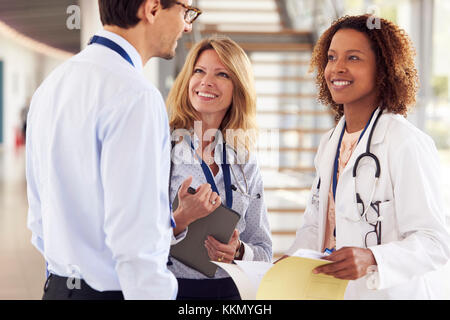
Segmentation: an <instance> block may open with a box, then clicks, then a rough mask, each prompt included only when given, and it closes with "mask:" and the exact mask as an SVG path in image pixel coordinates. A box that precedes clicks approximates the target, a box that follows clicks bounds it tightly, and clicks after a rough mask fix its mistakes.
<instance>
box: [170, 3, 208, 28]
mask: <svg viewBox="0 0 450 320" xmlns="http://www.w3.org/2000/svg"><path fill="white" fill-rule="evenodd" d="M175 4H178V5H180V6H182V7H183V8H185V9H186V12H185V14H184V21H186V23H189V24H191V23H193V22H194V21H195V19H197V18H198V16H199V15H201V14H202V10H200V9H199V8H196V7H191V6H188V5H185V4H184V3H182V2H179V1H175Z"/></svg>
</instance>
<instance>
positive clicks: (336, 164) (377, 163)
mask: <svg viewBox="0 0 450 320" xmlns="http://www.w3.org/2000/svg"><path fill="white" fill-rule="evenodd" d="M377 109H378V108H377ZM377 109H375V110H374V111H373V113H372V115H371V116H370V119H369V121H368V122H367V124H366V126H365V128H364V130H363V132H362V133H361V135H360V136H359V139H358V142H359V141H360V140H361V139H362V137H363V135H364V133H365V132H366V131H367V128H368V127H369V125H370V122H371V121H372V118H373V116H374V114H375V112H376V111H377ZM382 114H383V110H380V112H379V113H378V115H377V117H376V118H375V121H374V123H373V126H372V129H371V130H370V133H369V137H368V139H367V144H366V152H364V153H362V154H360V155H359V156H358V158H356V161H355V164H354V166H353V174H352V175H353V181H354V184H355V192H356V173H357V171H358V166H359V163H360V162H361V160H363V159H364V158H370V159H372V160H373V161H374V162H375V169H376V170H375V181H374V184H373V188H372V192H371V195H370V198H369V199H370V201H369V204H370V203H371V201H372V199H373V196H374V194H375V190H376V187H377V185H378V179H379V178H380V173H381V167H380V161H379V160H378V157H377V156H376V155H375V154H373V153H372V152H370V145H371V143H372V136H373V132H374V130H375V128H376V125H377V123H378V120H379V119H380V117H381V115H382ZM345 128H346V124H345V123H344V128H343V129H342V132H341V136H340V138H339V144H338V147H337V151H336V157H335V159H334V170H333V198H334V199H336V187H337V170H338V167H339V155H340V150H341V143H342V138H343V136H344V132H345ZM319 185H320V182H319ZM356 201H357V203H360V202H361V203H362V199H361V195H360V194H359V193H358V192H356ZM369 208H370V205H368V206H366V207H365V208H364V211H363V212H362V213H361V216H360V220H362V219H363V218H364V217H365V216H366V214H367V212H368V210H369ZM378 220H379V221H381V220H382V217H381V216H380V217H378Z"/></svg>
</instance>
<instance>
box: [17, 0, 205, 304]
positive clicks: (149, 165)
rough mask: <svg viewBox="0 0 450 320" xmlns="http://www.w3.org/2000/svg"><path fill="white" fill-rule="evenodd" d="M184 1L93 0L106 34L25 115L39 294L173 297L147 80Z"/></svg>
mask: <svg viewBox="0 0 450 320" xmlns="http://www.w3.org/2000/svg"><path fill="white" fill-rule="evenodd" d="M190 5H191V0H179V1H174V0H126V1H125V0H99V9H100V17H101V20H102V24H103V25H104V29H103V30H101V31H100V32H98V33H97V34H96V36H94V37H93V38H92V40H91V41H90V45H89V46H88V47H87V48H86V49H84V50H83V51H82V52H81V53H79V54H78V55H76V56H74V57H72V58H71V59H69V60H68V61H67V62H65V63H64V64H62V65H61V66H60V67H58V68H57V69H56V70H55V71H53V72H52V73H51V74H50V76H49V77H48V78H47V79H46V80H45V81H44V82H43V84H42V85H41V86H40V87H39V88H38V90H37V91H36V93H35V94H34V97H33V100H32V103H31V108H30V112H29V116H28V128H27V150H26V154H27V155H26V161H27V165H26V176H27V183H28V202H29V212H28V227H29V228H30V229H31V231H32V243H33V244H34V245H35V246H36V247H37V249H38V250H39V251H40V252H41V253H42V254H43V255H44V257H45V260H46V262H47V270H48V273H49V277H48V278H47V281H46V283H45V287H44V296H43V299H102V300H105V299H123V298H125V299H174V298H175V297H176V291H177V282H176V279H175V277H174V276H173V275H172V274H171V273H170V272H169V271H168V269H167V266H166V263H167V258H168V254H169V248H170V242H171V240H172V239H171V236H172V235H173V232H172V229H171V227H172V226H173V220H172V218H171V213H170V208H169V198H168V182H169V166H170V136H169V127H168V120H167V113H166V109H165V106H164V102H163V100H162V97H161V94H160V92H159V91H158V90H157V89H156V88H155V87H154V86H153V85H151V84H150V83H149V82H148V81H147V80H146V79H145V78H144V76H143V65H145V64H146V63H147V61H148V60H149V59H150V58H152V57H162V58H165V59H171V58H172V57H173V56H174V55H175V48H176V46H177V40H178V39H179V38H180V37H181V36H182V35H183V33H184V32H190V31H191V28H192V26H191V24H192V22H193V21H194V20H195V18H196V17H197V16H198V15H199V14H200V11H199V10H198V9H196V8H193V7H191V6H190Z"/></svg>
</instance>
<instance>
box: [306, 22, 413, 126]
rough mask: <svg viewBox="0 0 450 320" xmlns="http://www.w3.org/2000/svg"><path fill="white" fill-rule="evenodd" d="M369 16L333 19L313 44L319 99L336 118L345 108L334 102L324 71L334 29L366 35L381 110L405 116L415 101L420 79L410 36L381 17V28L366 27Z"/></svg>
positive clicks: (313, 60) (312, 69) (312, 62)
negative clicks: (374, 69)
mask: <svg viewBox="0 0 450 320" xmlns="http://www.w3.org/2000/svg"><path fill="white" fill-rule="evenodd" d="M369 19H373V16H371V15H360V16H345V17H342V18H340V19H338V20H336V21H334V22H333V23H332V25H331V27H329V28H328V29H327V30H326V31H325V32H324V33H323V34H322V36H321V37H320V39H319V41H318V42H317V44H316V45H315V47H314V51H313V54H312V58H311V65H310V71H311V72H312V71H314V70H315V69H317V76H316V84H317V86H318V89H319V96H318V99H319V101H320V102H321V103H323V104H324V105H327V106H330V107H331V109H333V111H334V112H335V114H336V119H337V120H338V119H340V118H341V117H342V115H343V114H344V108H343V105H341V104H336V103H335V102H334V101H333V99H332V97H331V93H330V91H329V90H328V86H327V83H326V80H325V75H324V71H325V67H326V66H327V63H328V50H329V48H330V44H331V40H332V39H333V36H334V35H335V34H336V32H338V31H339V30H342V29H353V30H356V31H359V32H362V33H364V34H366V35H367V37H368V38H369V40H370V43H371V46H372V50H373V51H374V53H375V56H376V64H377V76H376V81H377V82H376V86H377V88H378V99H379V101H380V102H381V105H382V108H383V109H387V110H388V111H389V112H392V113H396V114H402V115H404V116H406V113H407V111H408V107H410V106H412V105H414V104H415V102H416V93H417V90H418V87H419V79H418V74H417V69H416V67H415V64H414V57H415V55H416V52H415V49H414V47H413V45H412V42H411V40H410V38H409V37H408V35H407V34H406V32H405V31H404V30H402V29H400V28H399V27H398V26H397V25H395V24H394V23H392V22H390V21H388V20H385V19H382V18H377V19H380V25H379V26H380V28H369V27H368V21H369V22H370V21H372V20H369ZM377 27H378V26H377Z"/></svg>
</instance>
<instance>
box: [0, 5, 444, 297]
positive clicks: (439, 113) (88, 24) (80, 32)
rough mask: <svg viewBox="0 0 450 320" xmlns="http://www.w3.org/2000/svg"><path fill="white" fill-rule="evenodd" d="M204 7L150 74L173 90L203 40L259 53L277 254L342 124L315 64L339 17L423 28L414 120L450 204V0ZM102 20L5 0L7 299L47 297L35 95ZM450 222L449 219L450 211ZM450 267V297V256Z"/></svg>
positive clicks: (2, 107)
mask: <svg viewBox="0 0 450 320" xmlns="http://www.w3.org/2000/svg"><path fill="white" fill-rule="evenodd" d="M194 5H196V6H198V7H200V8H201V9H202V10H204V14H202V15H201V16H200V18H199V21H196V22H195V24H194V31H193V33H192V34H190V35H186V36H184V37H183V39H182V40H181V41H180V43H179V45H178V49H177V50H178V53H177V57H176V59H174V60H172V61H165V60H161V59H152V60H151V61H150V62H149V63H148V64H147V66H146V67H145V74H146V76H147V78H148V80H149V81H151V82H152V83H154V84H155V85H156V86H157V87H158V88H159V89H160V90H161V92H162V93H163V95H164V96H165V95H167V93H168V91H169V89H170V87H171V84H172V83H173V80H174V78H175V77H176V74H177V72H178V71H179V70H180V68H181V66H182V65H183V63H184V58H185V56H186V53H187V51H188V49H189V47H190V46H191V45H192V43H194V42H196V41H198V40H199V39H201V38H203V37H206V36H208V35H210V34H214V33H219V34H226V35H228V36H230V37H231V38H233V39H234V40H236V41H237V42H238V43H240V45H241V46H242V47H243V48H244V49H245V50H246V51H247V53H248V55H249V57H250V58H251V60H252V63H253V67H254V72H255V80H256V88H257V93H258V123H259V125H260V127H261V139H260V143H259V157H260V163H261V165H262V167H263V177H264V181H265V193H266V199H268V203H267V204H268V209H269V219H270V223H271V228H272V235H273V240H274V258H277V257H279V256H280V255H281V254H282V253H283V251H284V250H286V249H287V248H288V247H289V245H290V244H291V242H292V240H293V238H294V236H295V230H296V229H297V227H298V226H300V224H301V219H302V214H303V211H304V207H305V202H306V197H307V195H308V192H309V188H310V184H311V181H312V178H313V173H314V172H313V169H312V165H313V163H312V161H313V158H314V153H315V151H316V148H317V145H318V141H319V138H320V136H321V135H322V134H323V133H324V132H325V131H326V130H328V129H329V128H331V127H332V126H333V118H332V116H331V115H330V113H329V112H328V111H327V110H326V109H325V108H324V107H323V106H320V105H319V104H318V103H317V102H316V100H315V95H316V89H315V86H314V77H313V75H311V74H309V73H308V72H307V70H308V62H309V58H310V55H311V50H312V47H313V45H314V43H315V41H316V40H317V38H318V36H319V35H320V34H321V32H322V31H323V30H324V29H325V28H327V27H328V26H329V25H330V23H331V21H333V20H334V19H336V18H337V17H340V16H343V15H346V14H363V13H376V14H377V15H378V16H382V17H384V18H388V19H390V20H392V21H394V22H396V23H397V24H399V25H400V26H401V27H402V28H404V29H405V30H406V32H407V33H408V34H409V35H410V36H411V37H412V39H413V42H414V44H415V46H416V49H417V53H418V56H417V64H418V67H419V72H420V80H421V91H420V93H419V97H418V102H417V106H416V108H415V109H414V111H413V113H412V114H411V115H410V116H409V117H408V119H409V120H410V121H411V122H412V123H414V124H415V125H416V126H417V127H419V128H420V129H421V130H424V131H425V132H427V133H428V134H429V135H431V136H432V137H433V139H434V141H435V143H436V145H437V147H438V149H439V152H440V156H441V162H442V177H443V182H444V194H445V201H446V205H447V207H446V209H447V214H448V213H449V209H450V179H449V178H450V129H449V128H450V85H449V79H450V60H449V59H448V52H449V51H450V41H449V40H450V20H449V19H448V17H449V16H450V1H448V0H389V1H388V0H198V1H194ZM100 28H101V25H100V22H99V18H98V7H97V1H96V0H79V1H76V0H41V1H27V0H0V265H1V266H2V272H1V273H0V299H40V298H41V296H42V288H43V284H44V279H45V265H44V260H43V258H42V256H41V255H40V254H39V252H37V250H35V249H34V247H32V245H31V243H30V237H31V234H30V232H29V230H28V229H27V228H26V218H27V217H26V216H27V209H28V207H27V198H26V181H25V177H24V168H25V164H24V141H23V139H22V136H21V131H22V127H23V119H24V114H26V108H27V106H28V104H29V100H30V98H31V96H32V94H33V93H34V91H35V90H36V88H37V87H38V86H39V85H40V83H41V82H42V81H43V79H44V78H45V77H46V76H47V75H48V74H49V73H50V72H51V71H52V70H53V69H54V68H55V67H56V66H58V65H59V64H60V63H62V62H63V61H65V60H66V59H68V58H69V57H71V56H72V55H73V54H76V53H77V52H79V50H80V49H82V48H83V47H84V46H85V45H86V43H87V41H88V39H89V38H90V37H91V36H92V35H93V34H94V33H95V32H96V31H97V30H98V29H100ZM449 221H450V219H449ZM439 273H440V275H441V276H442V279H443V281H444V282H445V283H446V285H447V291H448V292H447V297H448V299H450V264H449V265H448V266H447V267H446V268H445V269H444V270H441V271H440V272H439Z"/></svg>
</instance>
